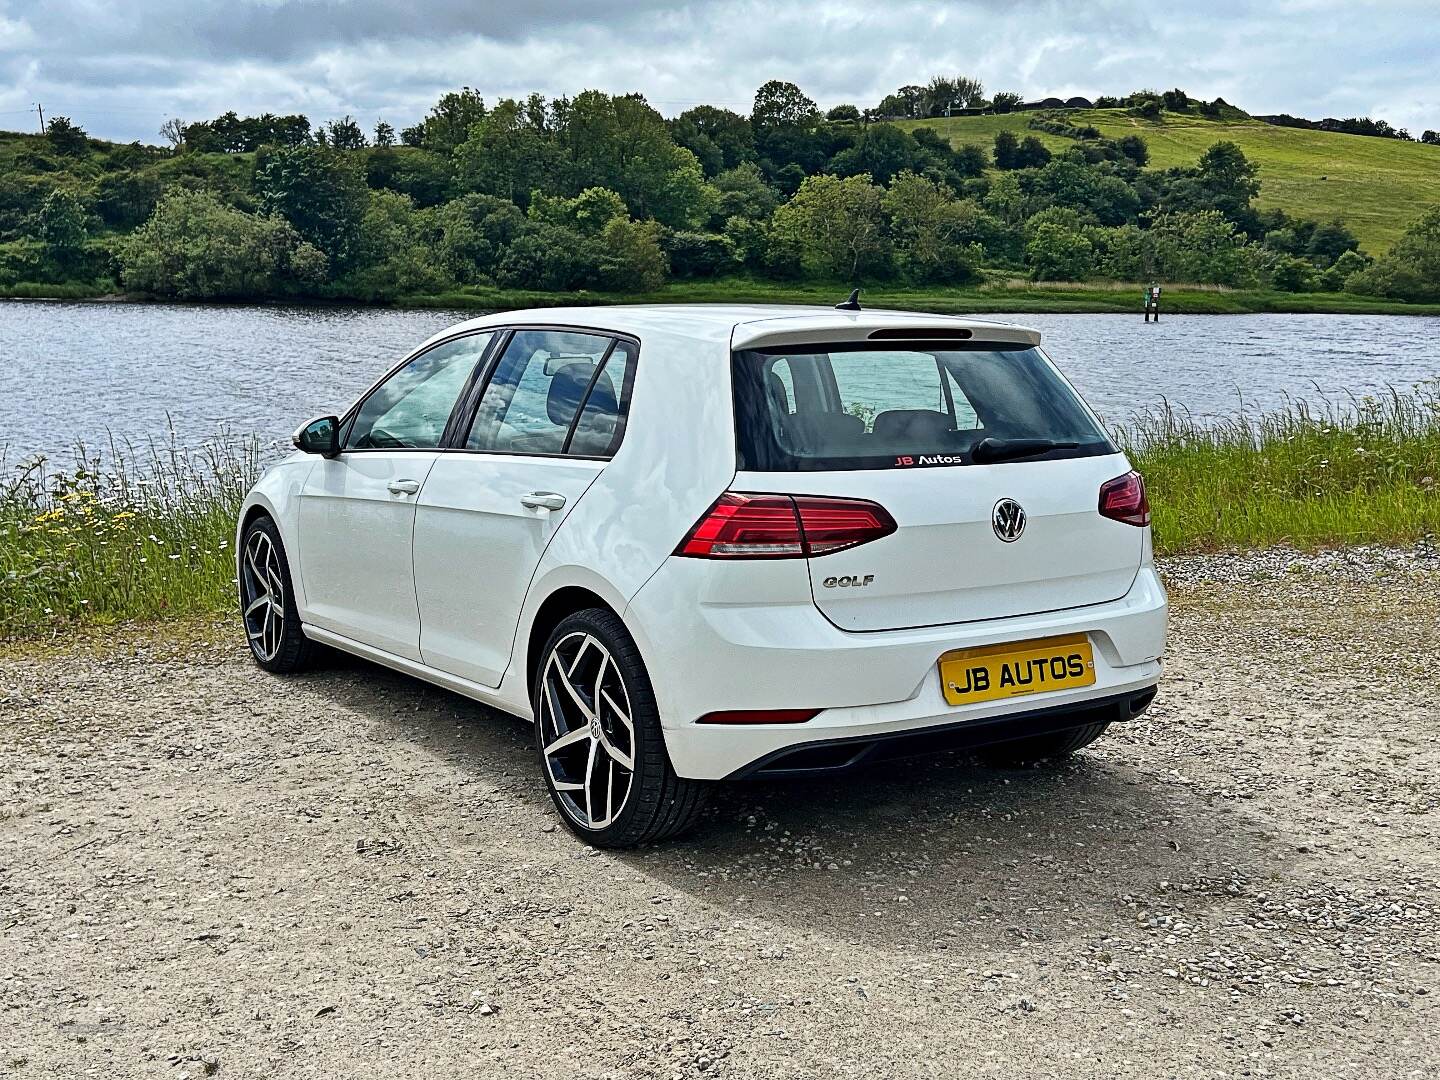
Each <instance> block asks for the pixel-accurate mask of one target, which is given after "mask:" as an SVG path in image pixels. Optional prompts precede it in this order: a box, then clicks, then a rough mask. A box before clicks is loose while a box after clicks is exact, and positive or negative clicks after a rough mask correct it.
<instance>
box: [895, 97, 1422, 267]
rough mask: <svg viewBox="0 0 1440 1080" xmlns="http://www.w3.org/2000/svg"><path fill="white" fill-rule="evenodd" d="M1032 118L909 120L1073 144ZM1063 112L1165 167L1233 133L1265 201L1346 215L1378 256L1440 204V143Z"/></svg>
mask: <svg viewBox="0 0 1440 1080" xmlns="http://www.w3.org/2000/svg"><path fill="white" fill-rule="evenodd" d="M1032 115H1034V114H1032V113H1007V114H1005V115H1003V116H959V117H952V118H949V119H936V120H918V121H914V122H911V123H908V124H905V125H902V126H906V127H919V126H925V127H933V128H935V129H936V130H937V131H939V132H940V133H941V134H943V135H945V136H946V137H947V138H948V139H949V140H950V142H951V143H952V144H954V145H956V146H959V145H963V144H965V143H974V144H976V145H980V146H984V147H986V148H989V146H990V145H991V143H992V142H993V141H994V138H995V133H996V132H998V131H1002V130H1005V131H1015V132H1018V133H1020V134H1022V135H1026V134H1029V135H1036V136H1038V137H1039V138H1040V139H1041V141H1043V142H1044V143H1045V144H1046V145H1047V146H1049V147H1050V148H1051V149H1052V150H1056V151H1059V150H1063V149H1065V148H1066V147H1068V146H1071V145H1073V141H1072V140H1070V139H1066V138H1063V137H1062V136H1058V135H1050V134H1047V133H1046V132H1043V131H1031V130H1030V129H1028V128H1027V127H1026V124H1027V122H1028V121H1029V119H1030V117H1031V116H1032ZM1063 115H1064V116H1065V118H1066V119H1068V120H1070V121H1071V122H1073V123H1074V124H1076V125H1077V126H1083V125H1086V124H1089V125H1092V126H1094V127H1096V128H1099V129H1100V131H1101V133H1102V134H1104V135H1106V136H1110V137H1112V138H1113V137H1119V136H1121V135H1129V134H1132V133H1133V134H1138V135H1141V136H1143V137H1144V139H1145V141H1146V143H1147V144H1148V145H1149V147H1150V163H1151V165H1152V166H1154V167H1159V168H1168V167H1169V166H1172V165H1193V164H1194V163H1195V162H1196V160H1197V159H1198V158H1199V157H1200V155H1201V154H1202V153H1204V152H1205V150H1206V149H1207V148H1208V147H1209V146H1211V145H1212V144H1213V143H1215V142H1218V141H1219V140H1221V139H1229V140H1230V141H1232V142H1234V143H1236V144H1237V145H1239V147H1240V148H1241V149H1242V150H1243V151H1245V154H1246V156H1247V157H1249V158H1251V159H1252V160H1253V161H1255V162H1257V163H1258V164H1259V165H1260V198H1259V204H1260V206H1262V207H1270V206H1278V207H1281V208H1283V209H1284V210H1286V211H1288V212H1290V213H1292V214H1295V215H1298V216H1302V217H1313V218H1319V219H1321V220H1330V219H1333V218H1339V219H1340V220H1341V221H1343V222H1345V223H1346V224H1347V225H1349V226H1350V228H1351V229H1353V230H1354V232H1355V235H1356V236H1358V237H1359V238H1360V243H1361V246H1362V247H1363V248H1364V249H1365V250H1366V251H1367V252H1369V253H1370V254H1372V255H1381V254H1384V253H1385V252H1386V251H1388V250H1389V249H1390V245H1391V244H1393V243H1394V242H1395V241H1396V240H1397V239H1398V238H1399V236H1400V234H1401V232H1403V231H1404V229H1405V226H1406V224H1407V223H1409V222H1410V221H1411V220H1413V219H1414V218H1415V217H1416V216H1417V215H1418V214H1419V213H1420V211H1421V210H1422V209H1424V208H1425V207H1426V206H1427V205H1430V204H1434V203H1440V146H1422V145H1421V144H1419V143H1411V142H1403V141H1401V140H1399V139H1377V138H1372V137H1369V136H1364V135H1342V134H1339V133H1336V132H1329V131H1307V130H1304V129H1302V128H1284V127H1276V126H1274V125H1273V124H1266V123H1264V122H1262V121H1259V120H1235V121H1230V120H1223V121H1222V120H1206V119H1204V118H1203V117H1200V116H1187V115H1177V114H1175V113H1165V114H1164V115H1163V117H1162V118H1161V119H1160V120H1159V121H1156V122H1153V123H1152V122H1150V121H1146V120H1141V119H1140V118H1139V117H1136V116H1131V115H1130V114H1129V113H1128V112H1127V111H1126V110H1124V109H1079V110H1073V111H1071V110H1066V111H1065V112H1064V113H1063Z"/></svg>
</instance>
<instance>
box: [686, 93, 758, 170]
mask: <svg viewBox="0 0 1440 1080" xmlns="http://www.w3.org/2000/svg"><path fill="white" fill-rule="evenodd" d="M670 134H671V135H672V136H673V137H674V139H675V142H676V143H677V144H678V145H680V146H683V147H685V148H686V149H687V150H689V151H690V152H691V153H692V154H694V155H695V157H696V158H698V159H699V161H700V166H701V168H703V169H704V170H705V175H706V176H715V175H717V174H719V173H721V172H723V171H724V170H726V169H733V168H735V167H736V166H737V165H739V164H740V163H741V162H745V161H753V160H755V132H754V130H753V129H752V128H751V126H750V121H749V120H748V119H746V118H745V117H743V116H741V115H740V114H739V113H737V112H732V111H731V110H729V109H718V108H716V107H715V106H713V105H699V106H697V107H695V108H693V109H686V110H685V111H684V112H682V113H681V114H680V115H679V116H677V117H676V118H675V119H674V120H672V121H670Z"/></svg>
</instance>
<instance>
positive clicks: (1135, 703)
mask: <svg viewBox="0 0 1440 1080" xmlns="http://www.w3.org/2000/svg"><path fill="white" fill-rule="evenodd" d="M1154 700H1155V687H1153V686H1148V687H1146V688H1145V689H1143V690H1131V691H1129V692H1127V693H1124V694H1112V695H1111V696H1109V697H1103V698H1095V699H1093V700H1091V701H1083V702H1079V703H1071V704H1068V705H1052V706H1050V707H1048V708H1042V709H1031V710H1029V711H1027V712H1021V713H1006V714H1005V715H1004V716H987V717H983V718H981V719H978V720H961V721H958V722H956V723H953V724H938V725H936V726H934V727H925V728H917V729H913V730H910V731H897V732H895V733H894V734H892V735H853V736H849V737H847V738H841V739H821V740H819V741H816V742H808V743H800V744H799V745H796V746H786V747H783V748H781V749H779V750H776V751H774V752H773V753H769V754H766V755H765V756H764V757H762V758H758V759H756V760H755V761H752V762H750V764H748V765H742V766H741V767H740V768H738V769H736V770H735V771H734V772H733V773H731V774H730V775H729V776H727V777H726V779H727V780H741V779H750V778H754V779H794V778H799V777H807V776H827V775H833V774H834V773H841V772H849V771H850V770H852V769H858V768H860V767H862V766H865V765H872V764H874V763H876V762H879V761H888V760H891V759H892V758H905V757H919V756H922V755H926V754H938V753H943V752H945V751H947V750H967V749H972V748H974V747H978V746H989V745H992V744H994V743H1001V742H1009V741H1010V740H1012V739H1028V738H1030V737H1032V736H1035V735H1049V734H1050V733H1052V732H1056V731H1068V730H1069V729H1070V728H1077V727H1085V726H1087V725H1089V724H1098V723H1104V722H1107V721H1114V720H1129V719H1131V718H1133V717H1136V716H1139V715H1140V714H1141V713H1143V712H1144V711H1145V710H1146V709H1148V708H1149V707H1150V703H1151V702H1152V701H1154Z"/></svg>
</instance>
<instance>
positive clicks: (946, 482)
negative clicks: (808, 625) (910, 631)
mask: <svg viewBox="0 0 1440 1080" xmlns="http://www.w3.org/2000/svg"><path fill="white" fill-rule="evenodd" d="M825 349H826V350H827V351H815V352H809V353H794V352H792V353H791V354H789V355H768V356H761V355H760V354H756V353H750V354H742V355H741V356H740V357H737V365H741V364H746V365H751V366H758V368H759V375H758V377H757V375H756V374H754V373H751V374H750V375H749V380H750V382H751V384H752V385H754V384H755V383H756V382H757V381H758V383H759V385H760V387H761V388H762V389H761V391H760V392H759V393H760V394H762V395H763V399H764V401H765V405H766V408H767V409H768V410H770V411H771V412H772V413H780V414H781V415H778V416H775V417H774V418H773V419H772V421H771V422H770V424H769V425H767V426H768V427H769V428H770V435H771V447H770V450H771V452H770V453H768V454H766V453H761V454H758V455H754V456H753V458H754V459H753V460H752V461H745V462H743V464H745V465H747V466H748V465H751V464H760V465H768V466H770V468H766V469H751V468H747V469H745V470H744V471H742V472H741V473H740V475H739V476H738V477H737V478H736V481H735V487H736V488H737V489H738V490H751V491H777V492H779V491H783V492H788V493H791V494H813V495H831V496H841V497H848V498H858V499H869V500H871V501H874V502H877V503H879V504H880V505H881V506H883V507H884V508H885V509H886V510H887V511H888V512H889V513H890V515H891V516H892V517H893V518H894V519H895V522H896V525H897V529H896V531H895V532H894V533H892V534H890V535H889V536H886V537H883V538H881V539H879V540H876V541H872V542H870V543H866V544H863V545H861V546H859V547H855V548H851V549H848V550H844V551H840V552H836V553H834V554H830V555H825V556H821V557H818V558H812V559H811V560H810V561H809V568H810V579H811V586H812V591H813V594H814V597H815V604H816V606H817V607H818V608H819V609H820V610H821V611H822V612H823V613H824V614H825V615H826V617H827V618H829V619H830V620H831V621H832V622H833V623H835V624H836V625H837V626H839V627H841V628H842V629H846V630H862V631H864V630H888V629H897V628H903V627H919V626H931V625H940V624H945V623H957V622H970V621H976V620H983V619H997V618H1006V617H1009V616H1014V615H1022V614H1027V613H1034V612H1043V611H1053V610H1058V609H1062V608H1071V607H1079V606H1083V605H1086V604H1095V603H1101V602H1104V601H1107V600H1113V599H1115V598H1117V597H1120V596H1123V595H1124V594H1125V593H1126V592H1127V591H1128V589H1129V587H1130V585H1131V583H1132V582H1133V581H1134V578H1135V575H1136V573H1137V571H1138V570H1139V567H1140V563H1141V560H1142V557H1143V550H1142V544H1143V530H1142V529H1138V528H1135V527H1133V526H1130V525H1126V524H1122V523H1119V522H1116V521H1111V520H1108V519H1105V518H1102V517H1101V516H1100V514H1099V512H1098V505H1099V491H1100V486H1101V484H1103V483H1104V482H1105V481H1106V480H1109V479H1111V478H1113V477H1115V476H1117V475H1119V474H1121V473H1123V472H1125V471H1126V470H1127V469H1128V467H1129V466H1128V465H1127V464H1126V463H1125V460H1124V458H1123V457H1122V456H1120V455H1119V454H1117V453H1116V452H1115V450H1114V447H1113V446H1111V445H1110V444H1109V442H1108V440H1107V439H1106V438H1105V436H1104V435H1103V432H1101V431H1100V429H1099V427H1098V424H1097V423H1096V422H1095V421H1094V418H1093V417H1092V416H1091V415H1090V414H1089V413H1088V410H1085V409H1084V408H1083V406H1081V405H1080V403H1079V401H1078V399H1076V398H1075V396H1074V393H1073V391H1071V390H1070V388H1069V387H1068V385H1067V384H1065V383H1064V381H1063V379H1061V378H1060V377H1059V375H1058V373H1057V372H1055V371H1054V369H1053V368H1052V367H1050V365H1049V363H1048V361H1046V360H1045V359H1044V357H1043V356H1042V355H1041V354H1040V353H1039V352H1038V350H1035V349H1014V348H1011V349H1006V350H996V351H991V352H985V351H983V350H981V349H977V348H971V349H967V350H965V351H954V350H926V349H921V348H904V349H896V350H893V351H883V350H880V349H863V350H838V351H837V350H835V349H834V347H833V346H827V347H825ZM737 374H739V372H738V371H737ZM741 427H742V429H745V428H747V427H749V428H750V431H749V432H748V433H747V432H746V431H745V430H742V434H741V437H742V441H745V440H746V439H747V437H753V436H756V435H763V432H757V431H755V425H754V422H753V420H752V421H751V422H750V423H749V424H747V423H746V422H745V421H744V420H743V419H742V424H741ZM987 437H993V438H996V439H1000V440H1002V441H1010V442H1012V443H1013V442H1014V441H1015V440H1018V439H1022V438H1029V439H1034V438H1039V437H1044V438H1049V439H1052V440H1054V441H1057V442H1060V443H1063V444H1067V445H1066V446H1064V448H1062V449H1056V450H1054V451H1051V452H1048V453H1044V454H1039V455H1035V456H1027V457H1022V458H1016V459H1012V460H1003V461H998V462H994V463H976V462H975V461H974V459H973V456H972V454H973V450H974V447H975V445H976V444H977V443H979V442H980V441H981V440H982V439H985V438H987ZM743 456H744V455H743V454H742V457H743ZM1015 507H1018V508H1019V509H1018V513H1017V512H1016V511H1015V509H1014V508H1015ZM997 518H999V519H1000V520H998V521H997Z"/></svg>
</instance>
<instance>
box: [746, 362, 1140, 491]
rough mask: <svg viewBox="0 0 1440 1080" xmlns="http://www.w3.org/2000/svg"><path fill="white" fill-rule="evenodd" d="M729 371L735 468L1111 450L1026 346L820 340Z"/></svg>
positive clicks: (936, 461) (1029, 457)
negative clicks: (853, 343) (898, 344)
mask: <svg viewBox="0 0 1440 1080" xmlns="http://www.w3.org/2000/svg"><path fill="white" fill-rule="evenodd" d="M734 368H735V371H734V374H735V379H734V385H735V418H736V432H737V436H738V443H739V457H740V462H739V464H740V468H742V469H750V470H758V471H767V472H775V471H803V470H839V469H889V468H910V467H917V466H919V467H923V466H933V465H968V464H977V463H989V462H991V461H998V460H1002V459H1003V460H1026V461H1035V460H1044V459H1046V458H1061V457H1087V456H1093V455H1099V454H1111V453H1114V452H1115V448H1114V446H1113V445H1112V444H1111V442H1110V440H1109V439H1108V438H1107V437H1106V435H1105V433H1104V432H1103V431H1102V430H1101V429H1100V428H1099V426H1098V425H1097V424H1096V423H1095V421H1094V420H1093V419H1092V418H1091V416H1090V414H1089V412H1088V411H1087V410H1086V409H1085V407H1084V406H1083V405H1082V404H1081V403H1080V401H1079V399H1078V398H1077V397H1076V396H1075V394H1074V392H1073V391H1072V390H1071V389H1070V387H1069V386H1068V385H1067V384H1066V383H1065V381H1064V380H1063V379H1061V378H1060V376H1059V375H1058V374H1057V373H1056V372H1055V370H1054V369H1053V368H1052V367H1051V366H1050V363H1049V361H1048V360H1046V358H1045V357H1044V355H1043V354H1042V353H1041V352H1040V350H1039V349H1036V348H1026V347H1002V346H996V345H979V346H978V347H976V346H969V345H967V346H965V347H963V348H957V347H956V346H954V345H953V344H947V345H946V346H944V347H940V348H934V349H930V348H922V347H919V346H916V347H908V346H907V347H905V348H900V349H897V348H895V347H894V346H877V345H870V344H860V345H856V346H837V345H833V344H831V345H826V346H823V347H819V346H817V347H814V348H806V347H800V348H795V349H785V350H763V351H751V352H741V353H736V354H735V357H734ZM982 443H983V444H984V445H981V444H982Z"/></svg>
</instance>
